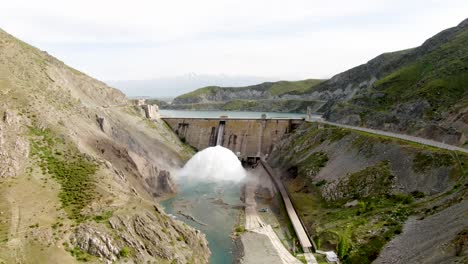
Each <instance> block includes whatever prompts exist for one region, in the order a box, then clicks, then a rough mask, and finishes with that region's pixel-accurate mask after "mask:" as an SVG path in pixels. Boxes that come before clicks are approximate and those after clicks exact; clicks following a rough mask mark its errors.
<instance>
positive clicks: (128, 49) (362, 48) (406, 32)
mask: <svg viewBox="0 0 468 264" xmlns="http://www.w3.org/2000/svg"><path fill="white" fill-rule="evenodd" d="M467 10H468V1H467V0H440V1H439V0H414V1H413V0H392V1H390V0H389V1H385V0H382V1H379V0H353V1H350V0H343V1H335V0H326V1H315V0H297V1H295V0H282V1H276V0H236V1H235V0H187V1H181V0H165V1H159V0H128V1H119V0H111V1H107V0H80V1H74V0H73V1H71V0H66V1H64V0H60V1H59V0H42V1H33V0H30V1H23V0H14V1H2V3H1V6H0V27H1V28H3V29H4V30H6V31H8V32H9V33H11V34H13V35H14V36H16V37H18V38H20V39H22V40H24V41H26V42H29V43H31V44H33V45H34V46H36V47H38V48H40V49H42V50H46V51H48V52H49V53H51V54H52V55H54V56H56V57H58V58H59V59H61V60H63V61H65V62H66V63H67V64H69V65H71V66H73V67H75V68H77V69H79V70H81V71H84V72H86V73H88V74H90V75H92V76H94V77H97V78H99V79H102V80H126V79H150V78H159V77H167V76H177V75H182V74H186V73H190V72H194V73H200V74H228V75H250V76H252V75H253V76H261V77H274V78H282V79H301V78H313V77H317V78H326V77H330V76H332V75H334V74H336V73H338V72H340V71H343V70H346V69H348V68H350V67H353V66H356V65H358V64H362V63H365V62H366V61H368V60H369V59H371V58H373V57H375V56H376V55H379V54H380V53H382V52H386V51H394V50H399V49H405V48H409V47H414V46H418V45H420V44H421V43H422V42H423V41H424V40H425V39H427V38H429V37H430V36H432V35H434V34H436V33H437V32H439V31H441V30H442V29H445V28H448V27H452V26H455V25H457V24H458V23H459V22H461V21H462V20H463V19H465V18H466V17H467V15H468V13H467V12H466V11H467Z"/></svg>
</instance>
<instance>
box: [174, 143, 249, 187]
mask: <svg viewBox="0 0 468 264" xmlns="http://www.w3.org/2000/svg"><path fill="white" fill-rule="evenodd" d="M245 176H246V171H245V169H244V168H243V167H242V164H241V162H240V161H239V159H238V158H237V156H236V155H235V154H234V153H233V152H232V151H231V150H229V149H227V148H224V147H221V146H216V147H209V148H206V149H204V150H202V151H200V152H198V153H197V154H195V155H194V156H193V157H192V158H191V159H190V160H189V161H188V162H187V163H186V164H185V166H184V167H183V168H182V169H181V170H179V171H178V173H177V177H180V180H182V179H183V180H188V181H191V180H207V181H228V182H229V181H231V182H239V181H241V180H242V179H244V178H245Z"/></svg>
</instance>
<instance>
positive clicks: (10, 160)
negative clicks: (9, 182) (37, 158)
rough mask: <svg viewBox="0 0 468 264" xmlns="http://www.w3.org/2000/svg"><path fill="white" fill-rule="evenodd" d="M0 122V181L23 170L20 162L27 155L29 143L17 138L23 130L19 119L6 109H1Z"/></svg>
mask: <svg viewBox="0 0 468 264" xmlns="http://www.w3.org/2000/svg"><path fill="white" fill-rule="evenodd" d="M1 110H4V112H3V119H2V120H1V121H0V179H1V178H8V177H14V176H17V175H18V174H19V173H21V171H22V170H23V169H24V167H23V166H22V165H23V164H21V161H22V160H24V159H25V158H27V157H28V155H29V142H27V141H26V140H25V139H24V138H22V137H20V136H18V135H19V134H20V133H21V132H22V131H24V130H23V128H21V127H20V124H21V118H20V117H19V116H17V115H16V114H14V113H13V112H11V111H10V110H8V109H2V108H1V107H0V111H1Z"/></svg>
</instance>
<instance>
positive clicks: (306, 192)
mask: <svg viewBox="0 0 468 264" xmlns="http://www.w3.org/2000/svg"><path fill="white" fill-rule="evenodd" d="M268 162H269V163H270V164H272V165H273V166H276V167H278V168H281V169H282V170H283V171H284V172H285V175H286V176H285V177H284V178H283V181H284V183H285V185H286V186H287V188H288V191H289V193H290V196H291V198H292V200H293V202H294V205H295V207H296V209H297V210H298V211H299V214H300V215H301V218H302V220H303V221H304V223H305V225H306V227H307V229H308V231H309V233H310V234H312V236H313V237H314V240H315V241H316V243H317V244H318V246H319V248H320V249H322V250H335V251H336V252H337V253H338V255H339V256H340V259H341V260H342V262H343V263H370V262H372V261H373V260H376V259H377V258H378V259H377V260H376V261H377V263H419V262H420V263H454V262H455V261H461V262H463V261H462V260H466V258H468V255H466V242H467V239H466V236H464V235H463V234H464V232H465V233H466V229H467V228H468V220H466V218H464V217H462V216H461V215H462V214H464V213H466V210H467V207H466V202H465V201H466V199H467V198H468V196H467V195H468V188H467V184H468V181H467V178H466V175H467V172H468V167H467V164H468V155H466V154H463V153H458V152H451V151H445V150H440V149H435V148H430V147H426V146H423V145H418V144H416V143H410V142H405V141H400V140H396V139H393V138H387V137H381V136H376V135H373V134H367V133H364V132H360V131H353V130H347V129H342V128H337V127H333V126H318V125H317V124H315V125H314V124H311V123H306V124H304V125H302V126H301V127H300V128H299V129H297V130H296V131H295V132H294V133H293V135H292V136H290V137H288V138H286V139H284V140H283V141H282V142H281V143H280V144H278V145H277V146H276V148H275V149H274V150H273V153H272V154H271V156H270V159H269V160H268ZM441 223H445V224H441ZM442 234H443V235H442ZM389 241H391V242H390V244H389V245H388V246H385V245H386V244H387V243H389ZM408 245H411V247H409V246H408ZM415 245H418V246H417V249H416V248H415V247H416V246H415ZM419 245H420V246H419ZM464 245H465V246H464ZM413 249H414V250H413ZM381 251H382V252H381ZM457 252H458V253H457Z"/></svg>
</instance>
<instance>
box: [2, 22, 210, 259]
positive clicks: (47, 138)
mask: <svg viewBox="0 0 468 264" xmlns="http://www.w3.org/2000/svg"><path fill="white" fill-rule="evenodd" d="M148 110H149V112H148V114H149V117H150V118H155V119H154V120H151V121H150V120H147V118H146V117H145V116H144V115H141V114H140V113H138V112H137V111H136V110H135V108H134V105H132V104H131V103H129V102H128V100H127V98H126V97H125V95H124V94H122V93H121V92H120V91H118V90H116V89H113V88H110V87H108V86H106V85H105V84H104V83H102V82H100V81H97V80H95V79H93V78H91V77H89V76H86V75H85V74H83V73H81V72H79V71H77V70H74V69H72V68H70V67H68V66H66V65H65V64H63V63H62V62H60V61H59V60H57V59H55V58H53V57H52V56H50V55H48V54H47V53H46V52H43V51H40V50H38V49H36V48H34V47H32V46H29V45H28V44H26V43H23V42H21V41H19V40H17V39H15V38H14V37H12V36H10V35H9V34H7V33H6V32H4V31H2V30H0V211H2V212H5V214H4V215H2V221H0V238H1V239H0V262H6V263H48V262H50V261H49V260H57V261H58V262H57V263H74V262H76V260H75V259H74V258H76V259H78V260H80V259H81V260H83V259H86V260H91V261H93V262H97V263H102V262H110V261H112V262H113V261H116V262H127V261H128V262H133V263H143V262H144V263H146V262H147V261H148V260H151V261H156V262H158V261H160V260H163V261H166V262H169V263H170V262H171V261H174V263H207V262H208V258H209V255H210V252H209V250H208V247H207V246H206V243H207V242H206V240H205V238H204V236H203V235H201V234H199V233H197V232H196V231H194V230H193V229H191V228H189V227H188V226H186V225H185V224H183V223H181V222H178V221H173V220H172V219H170V218H169V217H168V216H166V215H165V214H164V212H162V211H161V210H158V211H156V212H155V211H153V210H152V208H153V206H155V204H156V203H158V200H157V199H156V198H155V196H157V197H160V196H164V195H165V194H166V193H173V192H174V189H175V188H174V184H173V183H172V180H171V176H170V173H171V172H172V171H174V170H176V169H177V168H179V167H180V166H181V165H182V164H183V160H184V159H187V158H188V157H189V156H190V155H191V153H190V152H187V150H186V148H185V147H184V146H183V145H182V144H181V142H180V140H178V138H177V137H176V136H175V135H173V133H172V132H171V131H170V130H168V129H167V128H166V126H165V125H164V124H163V122H162V121H161V120H159V119H158V118H157V116H155V115H154V114H155V110H156V109H155V108H151V109H148ZM150 186H151V187H150ZM155 194H157V195H155ZM149 208H150V209H149ZM20 212H21V214H20ZM20 215H21V217H20ZM3 218H5V220H3ZM110 220H111V221H112V222H113V223H114V228H112V227H111V226H110V225H109V223H110ZM73 227H74V228H73ZM164 232H168V235H162V234H164ZM169 234H170V235H169ZM4 237H5V238H7V239H6V240H5V239H3V238H4ZM42 238H47V239H42ZM51 246H52V247H53V248H55V249H56V250H55V249H54V250H49V248H50V247H51ZM122 250H123V251H122ZM27 252H35V253H34V254H28V253H27ZM134 252H135V254H133V253H134ZM142 259H144V261H142ZM158 263H159V262H158Z"/></svg>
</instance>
